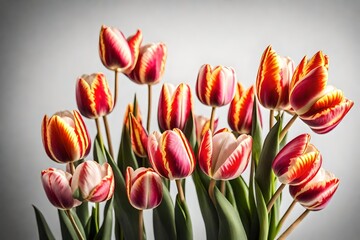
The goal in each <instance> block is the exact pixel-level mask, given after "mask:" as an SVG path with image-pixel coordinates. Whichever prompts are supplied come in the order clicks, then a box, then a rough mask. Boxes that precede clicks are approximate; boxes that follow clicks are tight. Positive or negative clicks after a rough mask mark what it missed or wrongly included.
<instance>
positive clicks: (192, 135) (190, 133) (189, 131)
mask: <svg viewBox="0 0 360 240" xmlns="http://www.w3.org/2000/svg"><path fill="white" fill-rule="evenodd" d="M184 134H185V136H186V138H187V140H188V141H189V143H190V145H191V147H192V148H193V149H194V147H195V145H196V132H195V123H194V115H193V112H192V111H190V117H189V119H188V120H187V122H186V124H185V127H184Z"/></svg>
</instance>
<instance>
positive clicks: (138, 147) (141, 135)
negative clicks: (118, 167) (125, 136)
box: [129, 112, 148, 157]
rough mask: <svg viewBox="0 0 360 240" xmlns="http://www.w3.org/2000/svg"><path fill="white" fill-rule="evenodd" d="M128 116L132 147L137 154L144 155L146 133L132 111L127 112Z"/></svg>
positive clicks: (145, 153)
mask: <svg viewBox="0 0 360 240" xmlns="http://www.w3.org/2000/svg"><path fill="white" fill-rule="evenodd" d="M129 118H130V137H131V145H132V149H133V151H134V153H135V154H136V155H137V156H139V157H146V156H147V149H146V148H147V142H148V134H147V132H146V130H145V128H144V127H143V126H142V125H141V123H140V122H139V121H138V120H137V119H136V118H135V117H134V114H133V113H132V112H130V113H129Z"/></svg>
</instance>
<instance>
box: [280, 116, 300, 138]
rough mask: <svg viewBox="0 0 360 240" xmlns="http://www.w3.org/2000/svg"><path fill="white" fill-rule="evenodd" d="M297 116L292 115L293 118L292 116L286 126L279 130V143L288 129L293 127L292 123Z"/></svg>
mask: <svg viewBox="0 0 360 240" xmlns="http://www.w3.org/2000/svg"><path fill="white" fill-rule="evenodd" d="M297 117H298V115H297V114H294V116H292V118H291V119H290V120H289V122H288V123H287V124H286V126H285V127H284V128H283V130H281V132H280V135H279V142H281V141H282V140H283V138H284V137H285V135H286V133H287V132H288V131H289V129H290V127H291V126H292V125H293V123H294V122H295V120H296V119H297Z"/></svg>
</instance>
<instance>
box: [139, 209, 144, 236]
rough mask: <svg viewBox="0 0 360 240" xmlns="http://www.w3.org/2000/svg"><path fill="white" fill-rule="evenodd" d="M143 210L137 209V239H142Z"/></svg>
mask: <svg viewBox="0 0 360 240" xmlns="http://www.w3.org/2000/svg"><path fill="white" fill-rule="evenodd" d="M143 215H144V212H143V210H139V240H143V236H144V221H143Z"/></svg>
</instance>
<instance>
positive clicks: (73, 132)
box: [41, 110, 91, 163]
mask: <svg viewBox="0 0 360 240" xmlns="http://www.w3.org/2000/svg"><path fill="white" fill-rule="evenodd" d="M41 136H42V142H43V145H44V148H45V151H46V153H47V155H48V156H49V157H50V158H51V159H52V160H54V161H56V162H59V163H68V162H74V161H77V160H79V159H82V158H84V157H85V156H86V155H88V154H89V151H90V148H91V140H90V135H89V133H88V131H87V129H86V126H85V123H84V121H83V119H82V117H81V115H80V114H79V112H78V111H76V110H74V111H73V112H70V111H62V112H57V113H55V114H54V115H53V116H52V117H51V118H48V116H47V115H45V116H44V118H43V121H42V125H41Z"/></svg>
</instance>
